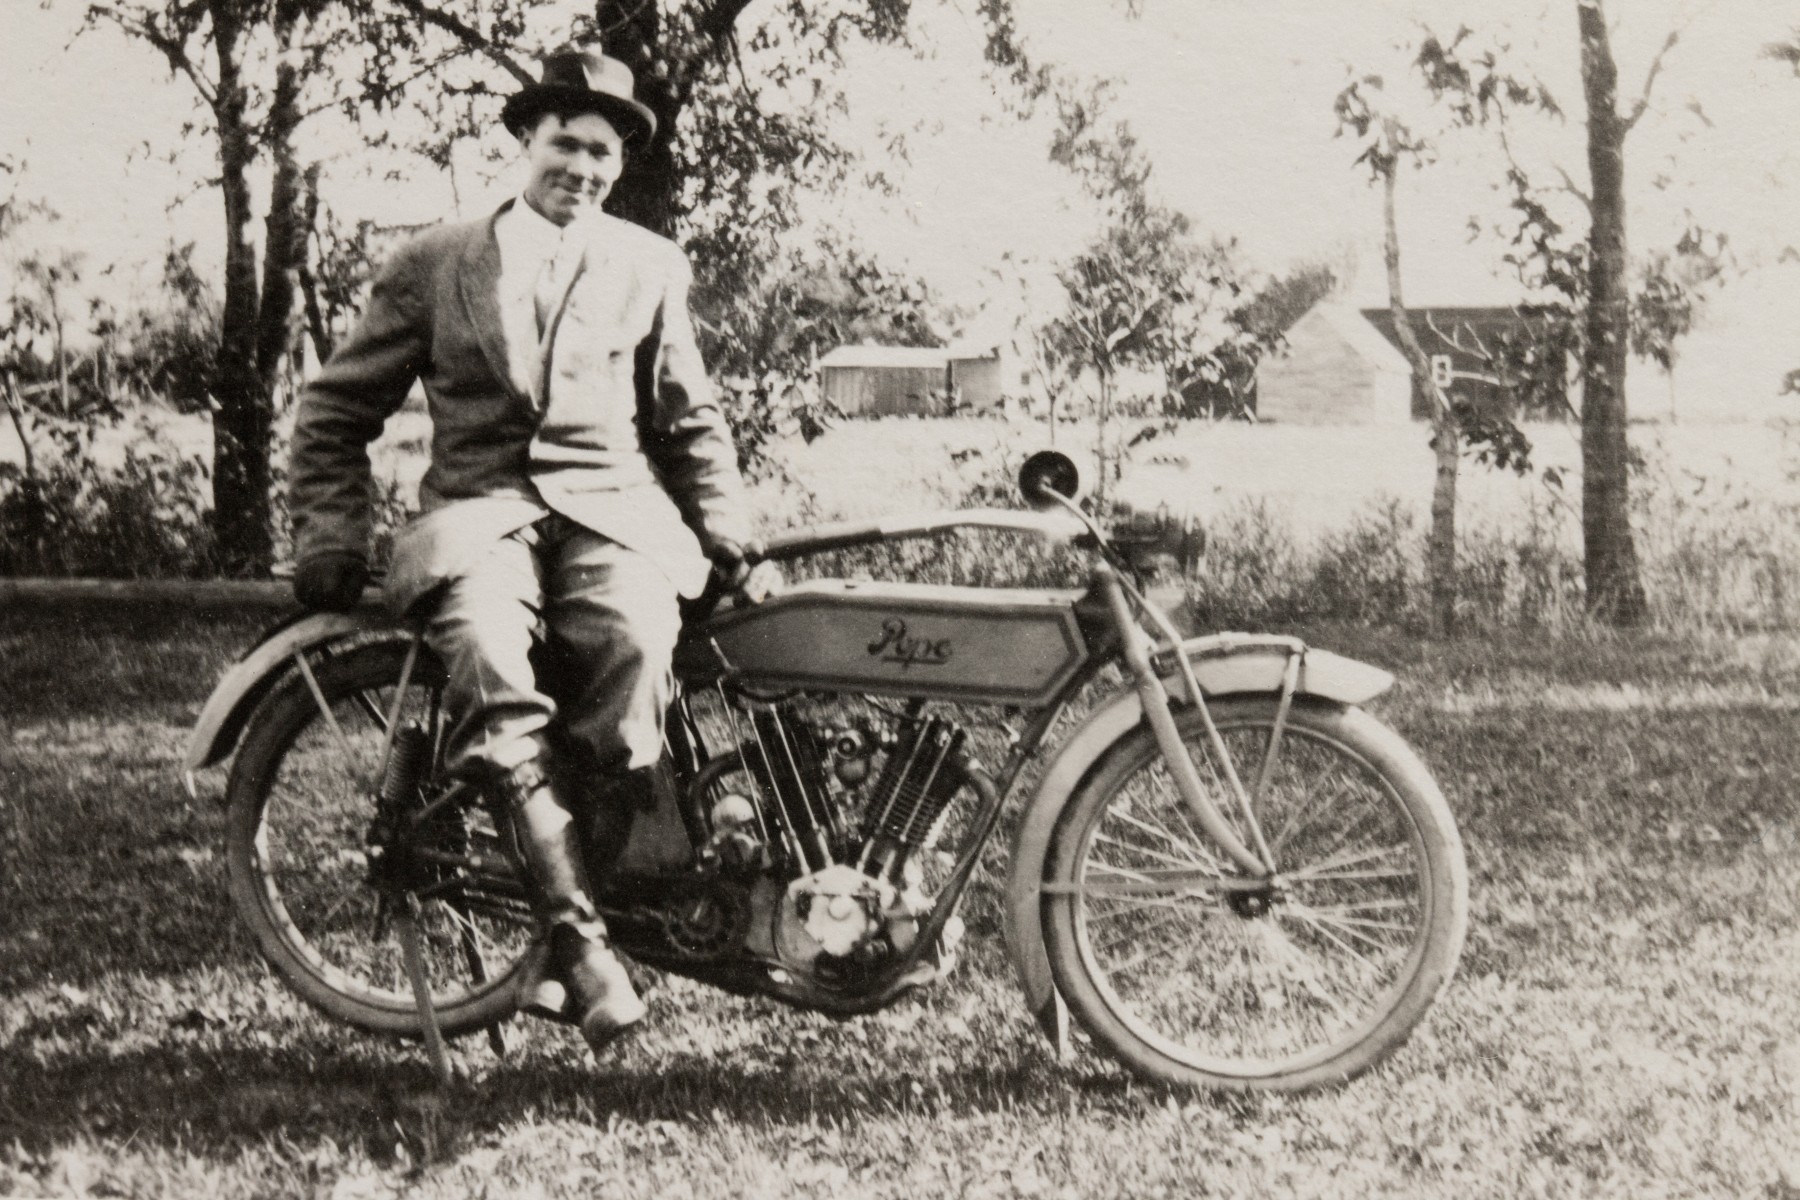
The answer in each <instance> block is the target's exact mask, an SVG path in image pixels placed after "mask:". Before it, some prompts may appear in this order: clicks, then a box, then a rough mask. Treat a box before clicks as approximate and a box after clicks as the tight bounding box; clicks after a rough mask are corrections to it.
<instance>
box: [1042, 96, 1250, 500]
mask: <svg viewBox="0 0 1800 1200" xmlns="http://www.w3.org/2000/svg"><path fill="white" fill-rule="evenodd" d="M1048 86H1049V94H1050V95H1052V96H1053V97H1054V99H1055V102H1056V105H1057V108H1058V118H1059V119H1058V130H1057V134H1056V136H1055V138H1054V139H1053V141H1052V143H1051V150H1050V153H1051V157H1052V159H1053V160H1055V161H1056V162H1058V163H1060V164H1062V165H1063V166H1064V167H1066V168H1067V169H1068V170H1070V171H1071V172H1072V173H1073V174H1074V175H1075V177H1076V179H1077V180H1078V181H1079V182H1080V183H1081V184H1082V186H1083V187H1084V188H1085V189H1086V190H1087V192H1088V194H1089V195H1090V196H1091V197H1092V198H1093V199H1094V200H1095V201H1096V203H1097V204H1098V205H1099V208H1100V213H1101V218H1102V222H1103V224H1102V228H1101V232H1100V233H1099V234H1098V235H1097V236H1096V237H1095V238H1094V239H1093V240H1092V241H1090V242H1089V243H1088V245H1087V246H1086V247H1085V248H1083V249H1082V251H1081V252H1080V253H1078V254H1077V255H1076V256H1075V257H1074V258H1072V259H1070V260H1069V261H1068V262H1066V263H1064V264H1063V265H1062V266H1060V267H1059V268H1058V270H1057V272H1056V277H1057V281H1058V282H1059V283H1060V284H1061V285H1062V291H1063V301H1064V304H1063V310H1062V312H1061V313H1059V314H1058V315H1057V316H1055V317H1053V318H1052V319H1051V320H1049V321H1048V322H1046V323H1045V324H1044V326H1043V327H1042V328H1041V329H1040V330H1039V331H1038V336H1039V338H1040V340H1041V341H1042V343H1043V346H1044V353H1045V358H1046V360H1047V365H1048V366H1049V368H1050V371H1051V372H1052V373H1054V374H1059V375H1062V376H1064V377H1067V378H1070V379H1079V378H1082V377H1091V379H1092V380H1093V385H1094V394H1093V401H1094V411H1095V415H1096V417H1097V418H1098V423H1099V434H1098V437H1099V442H1098V446H1097V456H1098V459H1099V467H1100V477H1099V480H1098V484H1097V488H1096V491H1097V493H1098V494H1099V495H1101V496H1104V495H1105V491H1106V487H1107V484H1108V483H1109V482H1110V481H1111V477H1112V476H1113V475H1115V474H1116V473H1117V471H1118V468H1119V464H1118V461H1117V454H1118V452H1119V451H1118V448H1117V447H1109V446H1108V444H1107V435H1108V430H1109V427H1110V424H1111V420H1112V417H1113V416H1114V415H1115V413H1116V411H1117V407H1118V401H1119V399H1120V397H1119V395H1118V387H1119V377H1120V374H1121V372H1122V371H1125V370H1129V369H1141V370H1148V371H1152V372H1155V373H1157V374H1159V375H1160V376H1161V378H1162V394H1161V396H1160V397H1159V398H1158V399H1159V400H1161V401H1162V407H1163V408H1164V409H1166V410H1178V408H1179V404H1180V392H1181V389H1182V387H1183V386H1185V385H1186V384H1188V383H1190V382H1192V380H1193V378H1194V377H1196V376H1197V375H1198V374H1199V373H1200V372H1202V371H1205V370H1208V369H1209V365H1210V369H1212V370H1214V371H1215V373H1216V372H1217V371H1218V370H1220V369H1221V367H1220V364H1221V363H1223V362H1224V361H1225V359H1226V357H1227V351H1226V349H1225V348H1226V347H1227V346H1228V345H1230V344H1232V343H1233V342H1235V341H1236V340H1238V339H1239V338H1240V337H1241V336H1242V335H1243V334H1244V330H1243V329H1242V327H1241V326H1238V325H1235V324H1233V323H1232V321H1231V315H1232V314H1233V313H1234V312H1235V311H1236V310H1237V307H1238V305H1237V304H1236V301H1237V299H1238V297H1239V296H1240V295H1241V293H1242V291H1243V285H1242V283H1241V277H1242V272H1241V270H1240V268H1239V267H1238V264H1237V263H1236V261H1235V257H1234V252H1233V248H1232V246H1231V245H1230V244H1229V243H1224V242H1220V241H1216V240H1213V241H1202V240H1201V239H1200V238H1199V237H1197V236H1196V234H1195V231H1194V228H1193V222H1192V221H1191V220H1190V219H1189V218H1188V217H1187V216H1186V215H1185V214H1183V213H1180V212H1177V211H1176V210H1174V209H1172V208H1169V207H1167V206H1166V205H1163V204H1161V203H1159V202H1157V201H1156V200H1155V199H1154V198H1153V196H1152V195H1151V191H1150V187H1149V182H1150V176H1151V164H1150V161H1149V158H1148V157H1147V156H1146V155H1145V154H1144V152H1143V150H1142V149H1141V148H1140V146H1139V145H1138V142H1137V139H1136V137H1135V136H1134V135H1133V134H1132V132H1131V129H1130V127H1129V125H1127V124H1126V123H1125V122H1123V121H1109V120H1107V119H1106V118H1105V116H1104V114H1105V111H1106V107H1107V105H1108V103H1109V101H1110V99H1111V87H1110V85H1108V84H1105V83H1100V84H1096V85H1091V86H1088V87H1079V86H1077V85H1075V84H1073V83H1072V82H1071V81H1069V80H1064V79H1057V80H1054V81H1052V82H1051V83H1050V84H1049V85H1048ZM1051 420H1052V426H1053V427H1054V422H1055V413H1054V409H1053V410H1052V413H1051Z"/></svg>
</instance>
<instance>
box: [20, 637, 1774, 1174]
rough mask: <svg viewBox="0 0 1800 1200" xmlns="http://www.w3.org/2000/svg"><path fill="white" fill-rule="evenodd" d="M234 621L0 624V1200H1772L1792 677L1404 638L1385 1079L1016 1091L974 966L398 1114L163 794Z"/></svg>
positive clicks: (1719, 665)
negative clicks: (1418, 985)
mask: <svg viewBox="0 0 1800 1200" xmlns="http://www.w3.org/2000/svg"><path fill="white" fill-rule="evenodd" d="M255 624H256V623H255V621H254V620H253V619H251V618H247V617H242V616H239V617H227V616H213V617H208V618H205V619H201V620H196V619H195V618H194V617H193V616H192V615H187V614H175V613H157V612H138V613H134V614H120V613H119V612H117V611H116V610H114V611H110V612H109V611H107V610H101V609H91V610H90V609H75V610H63V611H59V612H49V611H44V610H41V609H33V608H29V607H15V608H12V609H9V610H6V611H3V612H0V695H3V696H4V697H5V703H4V707H3V708H0V864H3V869H0V912H4V913H5V914H6V915H5V919H4V920H3V921H0V1194H21V1195H37V1194H51V1195H65V1194H72V1193H87V1194H102V1195H132V1196H152V1195H183V1196H184V1195H197V1194H206V1195H257V1196H263V1195H304V1196H327V1197H371V1196H390V1195H402V1194H404V1195H409V1196H410V1195H420V1196H439V1195H441V1196H461V1195H494V1196H511V1195H539V1194H542V1195H557V1196H561V1195H568V1196H588V1197H592V1196H607V1197H613V1196H658V1195H670V1196H687V1195H696V1196H700V1197H715V1196H716V1197H728V1196H729V1197H740V1196H745V1195H751V1196H763V1195H801V1196H819V1197H834V1198H835V1197H886V1196H905V1197H922V1196H968V1197H985V1196H996V1197H998V1196H1070V1197H1088V1196H1130V1197H1134V1198H1135V1197H1158V1196H1168V1197H1203V1196H1289V1195H1294V1196H1319V1197H1342V1196H1373V1195H1382V1196H1403V1197H1404V1196H1416V1197H1440V1196H1444V1195H1458V1196H1461V1197H1468V1198H1474V1197H1487V1196H1493V1197H1508V1198H1511V1197H1515V1196H1568V1197H1590V1196H1619V1197H1633V1198H1640V1197H1655V1196H1671V1197H1688V1196H1696V1195H1712V1196H1721V1197H1769V1198H1772V1200H1794V1198H1795V1197H1800V934H1797V933H1796V928H1797V927H1800V926H1797V918H1800V871H1797V870H1796V866H1800V809H1797V808H1796V807H1795V805H1794V802H1793V791H1794V788H1793V781H1794V780H1795V779H1796V778H1800V739H1796V738H1795V737H1794V736H1793V728H1794V723H1795V720H1796V709H1800V641H1796V640H1795V639H1793V638H1791V637H1788V636H1786V635H1781V636H1767V635H1764V636H1755V637H1735V638H1724V637H1706V638H1698V637H1696V638H1684V639H1671V638H1661V637H1645V638H1641V639H1635V640H1624V639H1613V638H1606V637H1597V636H1592V635H1588V636H1583V637H1580V638H1574V639H1559V638H1552V637H1533V638H1528V639H1518V638H1498V639H1492V640H1475V639H1470V640H1459V641H1449V642H1432V641H1424V640H1420V639H1417V638H1412V637H1405V636H1401V635H1399V634H1394V633H1382V632H1371V631H1369V630H1366V629H1356V630H1353V629H1348V628H1316V629H1309V630H1305V631H1304V632H1306V633H1307V634H1308V635H1309V636H1311V637H1312V638H1313V639H1314V640H1315V641H1317V642H1319V643H1321V644H1325V645H1330V646H1333V647H1334V648H1337V649H1339V650H1342V651H1345V652H1349V653H1354V654H1357V655H1360V656H1362V657H1366V658H1368V659H1371V660H1373V661H1377V662H1380V663H1383V664H1385V665H1387V666H1390V667H1392V668H1394V669H1396V670H1397V671H1398V672H1399V673H1400V675H1401V679H1402V682H1401V684H1400V686H1399V687H1398V688H1397V689H1396V690H1395V692H1393V693H1392V694H1390V695H1389V696H1388V697H1386V698H1384V699H1383V700H1382V701H1381V702H1380V703H1379V706H1378V711H1379V713H1380V714H1381V715H1382V716H1383V717H1384V718H1385V719H1386V720H1388V721H1389V722H1391V723H1393V724H1395V725H1396V726H1397V727H1398V728H1399V729H1400V730H1402V731H1403V732H1404V733H1405V734H1406V736H1407V737H1408V738H1409V739H1410V740H1411V741H1413V743H1414V744H1415V745H1416V746H1417V747H1418V748H1419V749H1420V750H1421V752H1422V753H1423V755H1424V756H1425V758H1426V759H1427V760H1428V761H1429V762H1430V764H1431V765H1432V767H1433V769H1434V771H1435V772H1436V773H1437V775H1438V777H1439V778H1440V780H1441V781H1442V783H1443V785H1444V787H1445V790H1446V792H1447V793H1448V795H1449V797H1450V800H1451V803H1452V806H1453V807H1454V809H1455V810H1456V813H1457V816H1458V819H1459V821H1460V822H1461V824H1462V827H1463V831H1464V836H1465V838H1466V840H1467V843H1468V849H1469V855H1470V863H1471V868H1472V881H1473V923H1472V929H1471V936H1470V942H1469V946H1468V950H1467V953H1466V956H1465V959H1464V962H1463V968H1462V972H1461V974H1460V976H1459V977H1458V979H1457V980H1456V982H1455V983H1454V984H1453V985H1452V987H1451V989H1450V991H1449V992H1448V993H1447V994H1446V996H1445V998H1444V1000H1443V1002H1442V1003H1441V1004H1440V1005H1439V1007H1438V1008H1437V1009H1436V1010H1434V1012H1433V1014H1432V1015H1431V1016H1430V1017H1429V1018H1428V1020H1427V1022H1426V1025H1425V1026H1424V1027H1423V1029H1422V1030H1421V1031H1420V1033H1419V1034H1418V1035H1417V1036H1416V1037H1415V1038H1414V1039H1413V1040H1412V1042H1410V1043H1409V1044H1408V1046H1407V1047H1406V1048H1405V1049H1403V1050H1402V1051H1401V1053H1400V1054H1399V1055H1398V1056H1397V1057H1396V1058H1395V1059H1393V1060H1392V1061H1391V1062H1390V1063H1389V1064H1387V1065H1386V1066H1384V1067H1382V1068H1380V1069H1378V1070H1377V1071H1376V1072H1374V1073H1373V1074H1371V1075H1369V1076H1366V1077H1364V1078H1363V1079H1361V1080H1359V1081H1357V1082H1354V1083H1352V1084H1351V1085H1349V1086H1348V1087H1345V1088H1343V1089H1340V1090H1337V1091H1332V1092H1325V1093H1321V1094H1315V1095H1308V1096H1304V1097H1299V1098H1290V1099H1253V1100H1249V1101H1237V1100H1227V1099H1220V1098H1217V1097H1213V1096H1209V1095H1172V1094H1167V1093H1163V1092H1160V1091H1156V1090H1153V1089H1146V1088H1144V1087H1142V1086H1139V1085H1134V1084H1133V1083H1132V1082H1130V1081H1129V1080H1128V1079H1127V1078H1126V1077H1124V1076H1123V1075H1122V1074H1121V1073H1119V1072H1118V1071H1117V1070H1116V1069H1114V1068H1113V1067H1111V1066H1110V1065H1109V1064H1107V1063H1106V1062H1104V1061H1101V1060H1100V1059H1098V1058H1097V1057H1095V1056H1093V1055H1092V1054H1090V1053H1088V1052H1085V1051H1078V1053H1077V1054H1076V1056H1075V1057H1074V1058H1073V1059H1072V1060H1071V1061H1070V1062H1068V1063H1057V1062H1055V1061H1054V1060H1053V1059H1052V1058H1051V1056H1050V1055H1049V1054H1048V1053H1047V1048H1046V1045H1045V1044H1044V1043H1043V1041H1042V1039H1041V1037H1040V1036H1039V1035H1038V1034H1037V1033H1036V1031H1035V1029H1034V1028H1032V1027H1031V1026H1030V1025H1029V1023H1028V1022H1027V1020H1026V1018H1025V1015H1024V1013H1023V1011H1022V1006H1021V1005H1020V1004H1019V1002H1018V993H1017V989H1016V987H1015V986H1014V984H1013V982H1012V980H1011V978H1010V977H1009V974H1008V970H1007V967H1006V964H1005V961H1004V958H1003V956H1002V954H1001V952H1000V949H999V946H998V934H997V931H996V929H995V916H996V914H995V911H994V909H995V890H994V888H995V885H996V883H997V881H995V880H987V881H986V882H985V883H983V884H981V885H980V887H979V889H978V891H977V893H976V895H975V896H974V899H973V903H972V906H971V909H970V911H969V913H968V915H969V917H970V925H971V937H970V945H971V947H972V952H971V956H970V958H969V959H968V961H966V962H965V964H964V966H963V967H962V968H961V973H960V974H958V975H957V976H955V977H953V978H952V979H951V980H949V981H947V982H945V983H944V984H941V985H939V986H938V988H937V989H936V990H934V991H932V992H930V993H929V994H927V995H926V996H925V997H923V998H922V999H920V1000H918V1001H916V1002H906V1003H903V1004H902V1005H901V1006H899V1007H898V1008H896V1009H893V1010H890V1011H889V1012H887V1013H885V1014H882V1015H880V1016H876V1017H872V1018H867V1019H864V1020H861V1021H856V1022H851V1023H847V1024H834V1023H832V1022H829V1021H825V1020H823V1019H817V1018H813V1017H810V1016H806V1015H800V1014H794V1013H791V1012H788V1011H786V1010H777V1009H775V1008H773V1007H772V1006H769V1005H767V1004H764V1003H761V1002H749V1001H740V1000H734V999H729V998H725V997H722V996H718V995H716V994H714V993H711V992H707V991H704V990H701V989H699V988H697V987H693V986H689V985H685V984H682V983H680V982H679V981H670V982H668V983H666V984H665V985H664V986H662V987H660V988H659V989H658V990H657V991H656V993H655V994H654V996H653V998H652V1004H653V1009H654V1016H653V1019H654V1026H653V1028H652V1029H651V1030H650V1031H649V1032H648V1033H646V1034H644V1035H642V1036H641V1037H639V1038H638V1039H636V1040H635V1041H634V1042H632V1043H630V1044H628V1045H627V1046H626V1047H625V1048H624V1049H623V1050H622V1051H621V1052H620V1053H618V1054H617V1055H615V1056H611V1057H608V1058H607V1059H606V1060H605V1061H604V1062H602V1063H600V1064H598V1065H594V1064H592V1063H591V1062H589V1061H588V1060H587V1058H586V1054H585V1051H584V1050H583V1049H582V1048H581V1047H580V1046H579V1043H578V1041H577V1040H576V1039H574V1038H573V1037H571V1036H570V1035H569V1034H567V1033H566V1032H565V1031H562V1030H560V1029H555V1028H552V1027H548V1026H544V1025H539V1024H533V1025H521V1024H515V1025H514V1026H513V1027H512V1029H513V1032H514V1034H515V1038H514V1048H513V1051H512V1053H511V1054H510V1056H509V1057H508V1058H506V1059H505V1060H498V1059H496V1058H495V1057H494V1055H493V1054H492V1052H491V1051H490V1050H489V1049H488V1048H487V1047H486V1045H485V1044H484V1043H482V1042H480V1041H479V1040H475V1041H471V1042H468V1043H464V1044H462V1045H460V1046H459V1047H458V1049H457V1051H456V1053H455V1060H456V1065H457V1069H458V1078H457V1081H456V1083H455V1084H454V1085H453V1087H452V1088H451V1089H450V1090H449V1091H447V1092H442V1093H440V1092H438V1091H436V1090H435V1089H434V1087H433V1085H432V1083H431V1080H430V1076H429V1073H428V1071H427V1070H426V1068H425V1066H424V1064H423V1061H422V1058H421V1056H420V1054H419V1052H418V1051H417V1050H416V1049H414V1048H409V1047H404V1046H399V1045H392V1044H386V1043H382V1042H378V1041H375V1040H372V1039H368V1038H365V1037H362V1036H360V1035H355V1034H351V1033H348V1032H346V1031H344V1030H342V1029H340V1028H335V1027H333V1026H331V1025H328V1024H326V1023H324V1022H323V1021H321V1020H319V1019H317V1018H315V1017H314V1016H313V1015H312V1014H311V1013H310V1012H309V1011H307V1010H304V1009H303V1008H301V1007H300V1006H299V1005H298V1004H297V1003H296V1002H295V1001H293V1000H292V999H290V998H289V996H288V995H287V993H286V992H285V991H284V990H283V989H282V988H281V987H280V986H279V985H278V984H277V983H276V982H275V981H274V980H273V979H271V978H270V977H269V976H268V975H267V974H266V972H265V971H264V970H263V969H262V968H261V967H260V966H259V964H258V963H257V962H256V961H255V960H254V959H253V957H252V955H251V953H250V951H249V948H248V947H247V945H246V944H245V942H244V940H243V939H242V937H241V936H240V935H239V934H238V933H237V931H236V930H235V928H234V925H233V922H232V918H231V915H230V913H229V911H228V908H227V905H226V903H225V897H224V888H223V881H222V867H221V863H220V858H219V843H220V833H221V824H222V822H221V816H220V813H219V811H218V809H217V807H216V805H215V804H214V803H212V800H211V798H212V797H215V796H216V795H217V792H218V787H219V783H220V781H219V780H218V779H217V778H216V777H209V778H207V779H206V780H205V784H206V789H205V794H204V795H203V798H202V800H201V802H200V803H198V804H193V803H190V802H189V801H188V800H187V799H186V797H185V794H184V793H183V792H182V790H181V789H180V787H179V785H178V783H177V782H176V778H175V775H176V765H177V762H178V760H179V756H180V753H181V748H182V740H183V734H184V730H185V727H186V725H187V724H188V722H189V721H190V720H191V718H192V716H193V713H194V711H195V709H196V707H197V705H198V703H199V702H200V700H201V699H202V698H203V697H204V695H205V692H206V690H207V688H208V687H209V684H210V681H211V679H212V678H213V677H214V676H215V675H216V674H217V672H218V671H219V670H220V669H221V668H222V666H223V665H224V664H225V663H226V662H227V661H228V660H229V658H230V657H231V656H232V654H233V653H235V652H236V651H237V650H238V649H240V648H241V647H242V646H243V645H244V644H246V643H247V641H248V640H249V639H250V638H251V637H252V636H253V634H254V630H255Z"/></svg>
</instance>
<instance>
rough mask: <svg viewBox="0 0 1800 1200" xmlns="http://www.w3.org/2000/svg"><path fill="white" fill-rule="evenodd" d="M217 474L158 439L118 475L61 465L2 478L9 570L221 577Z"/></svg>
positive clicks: (0, 542)
mask: <svg viewBox="0 0 1800 1200" xmlns="http://www.w3.org/2000/svg"><path fill="white" fill-rule="evenodd" d="M208 492H209V488H208V473H207V470H206V467H205V465H204V464H203V463H201V462H198V461H196V460H195V459H193V458H191V457H188V456H186V455H184V454H182V453H180V452H178V451H175V450H172V449H171V448H170V447H168V446H166V445H164V444H162V443H160V442H157V441H155V440H154V439H152V440H150V441H148V442H146V443H143V444H140V445H136V446H131V447H128V448H127V449H126V451H125V457H124V461H123V462H122V463H121V464H120V466H119V468H118V469H117V470H116V471H110V472H108V471H103V470H101V469H100V468H99V467H97V466H96V465H95V464H94V462H93V460H92V459H90V458H80V459H74V460H67V459H64V460H52V461H51V462H50V463H49V464H47V465H45V466H43V467H41V468H40V470H39V472H38V474H37V476H36V477H35V478H31V477H27V476H26V475H25V474H24V473H23V472H21V471H19V470H17V469H16V468H9V469H8V470H7V471H6V473H5V474H4V475H0V574H6V575H69V576H87V577H92V578H100V579H137V578H155V577H203V576H206V575H210V574H213V573H214V569H215V563H216V561H217V560H216V556H215V555H214V552H213V542H212V534H211V530H210V528H209V527H208V524H207V514H208V512H209V511H210V507H211V505H210V501H209V498H208Z"/></svg>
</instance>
